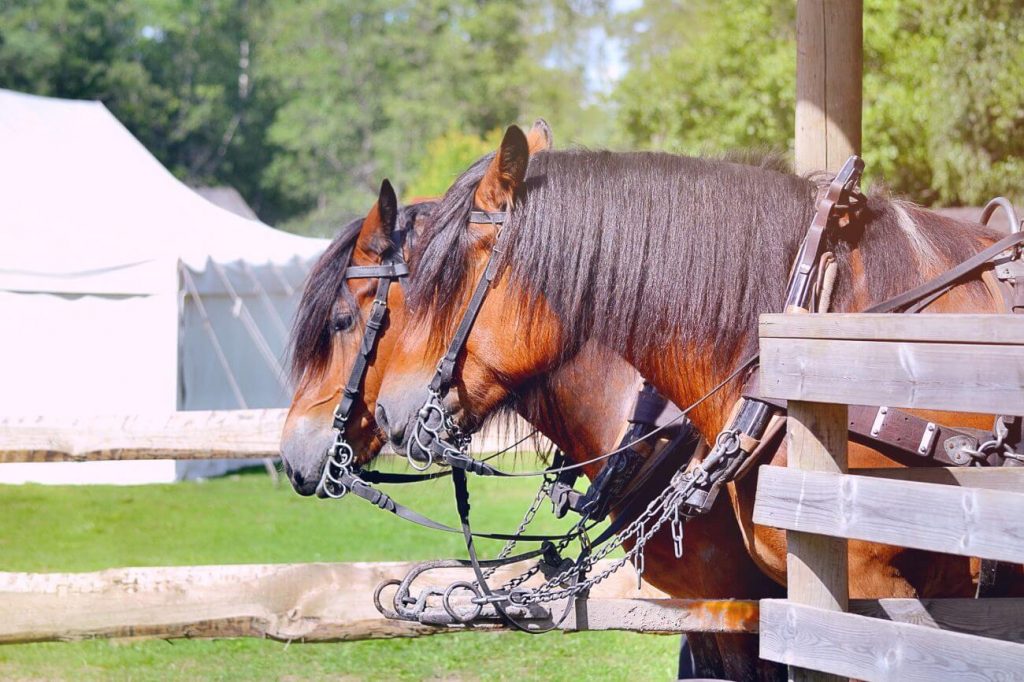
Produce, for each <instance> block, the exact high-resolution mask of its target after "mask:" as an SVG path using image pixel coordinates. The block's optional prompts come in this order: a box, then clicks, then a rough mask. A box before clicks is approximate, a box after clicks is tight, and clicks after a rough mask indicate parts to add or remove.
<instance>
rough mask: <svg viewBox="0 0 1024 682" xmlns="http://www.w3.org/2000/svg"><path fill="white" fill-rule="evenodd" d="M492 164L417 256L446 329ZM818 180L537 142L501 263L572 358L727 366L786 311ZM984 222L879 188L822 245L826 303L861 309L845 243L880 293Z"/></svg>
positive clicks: (422, 286)
mask: <svg viewBox="0 0 1024 682" xmlns="http://www.w3.org/2000/svg"><path fill="white" fill-rule="evenodd" d="M488 160H489V157H488V158H485V159H482V160H480V161H479V162H477V163H476V164H474V166H473V167H471V168H470V169H469V170H468V171H467V172H466V173H465V174H463V176H462V177H460V178H459V179H458V180H457V181H456V182H455V184H454V185H453V186H452V188H451V189H450V190H449V191H448V193H447V194H446V195H445V197H444V199H442V201H441V202H440V204H439V206H438V207H437V209H436V210H435V211H434V212H433V213H432V215H431V216H430V217H429V218H428V220H427V221H426V225H425V227H424V231H423V235H422V237H421V239H422V241H421V245H422V249H421V250H418V251H417V252H415V253H414V259H415V260H416V262H417V263H418V267H417V268H416V270H415V271H414V275H413V279H412V291H411V292H410V297H409V300H410V307H411V308H413V310H414V313H415V314H416V315H417V316H418V317H419V318H420V319H421V320H427V319H429V320H430V322H431V323H432V327H433V328H434V330H435V332H436V334H437V335H445V334H446V333H447V332H449V331H450V325H451V323H452V322H453V320H454V317H455V316H456V315H457V314H458V311H459V310H461V304H462V303H463V302H464V301H465V297H466V295H467V291H468V288H469V287H471V286H472V285H473V284H474V282H473V281H470V280H472V279H474V278H473V277H471V276H470V274H471V268H472V267H473V265H474V264H473V263H472V262H471V261H472V260H473V259H472V258H471V257H470V256H471V246H472V241H471V237H470V236H469V235H468V234H467V230H466V219H467V217H468V213H469V211H470V210H471V208H472V202H473V194H474V190H475V188H476V186H477V184H478V183H479V181H480V179H481V178H482V176H483V173H484V170H485V169H486V163H487V161H488ZM765 165H767V166H773V164H765ZM817 189H818V186H817V184H816V183H815V182H813V181H812V180H809V179H807V178H802V177H798V176H796V175H793V174H790V173H784V172H779V171H778V170H774V169H773V167H755V166H751V165H745V164H739V163H732V162H729V161H723V160H713V159H701V158H691V157H683V156H676V155H670V154H661V153H611V152H604V151H552V152H543V153H540V154H537V155H535V156H534V157H532V158H531V160H530V166H529V171H528V174H527V179H526V183H525V188H524V191H522V192H521V193H520V196H519V197H518V198H517V201H516V206H515V207H514V208H513V210H512V211H511V214H510V217H509V220H508V222H507V223H506V224H505V226H504V228H503V229H504V231H505V232H506V233H507V234H506V235H505V237H504V238H505V239H506V240H507V241H506V249H505V253H504V262H505V264H506V265H508V266H509V267H510V268H511V277H512V283H513V287H514V288H521V289H522V290H523V291H525V292H527V293H528V295H529V296H530V297H531V308H532V302H533V301H534V300H535V299H537V298H543V299H544V301H545V302H546V303H547V304H548V305H550V306H551V307H552V308H553V309H554V311H555V312H556V313H557V314H558V315H559V317H560V318H561V320H562V322H563V325H564V327H565V332H566V351H567V352H573V350H574V349H576V348H578V347H579V346H580V344H581V343H582V342H584V341H586V340H588V339H590V338H596V339H598V340H600V341H601V342H602V343H604V344H605V345H607V346H608V347H610V348H612V349H614V350H616V351H617V352H619V353H623V354H626V353H630V352H633V353H636V352H639V353H644V352H652V351H653V352H657V350H658V349H659V348H664V347H666V346H667V345H670V344H671V345H675V346H677V347H682V348H688V347H694V348H696V347H698V346H701V347H707V346H708V344H711V345H712V346H713V347H714V348H716V354H715V355H716V357H717V358H719V359H721V360H722V361H723V362H726V363H728V362H731V361H734V360H735V358H736V356H737V354H738V353H740V352H742V351H743V350H744V348H743V347H742V346H743V344H751V343H756V325H757V316H758V314H760V313H761V312H767V311H776V310H781V308H782V304H783V297H784V290H785V286H786V281H787V278H788V273H789V268H790V266H791V263H792V261H793V258H794V257H795V254H796V251H797V248H798V246H799V243H800V240H801V239H802V238H803V236H804V233H805V231H806V229H807V226H808V224H809V223H810V220H811V217H812V213H813V210H814V203H815V197H816V193H817ZM918 227H922V228H923V229H918ZM980 229H981V228H977V229H974V228H973V227H971V226H969V225H966V224H961V223H956V222H954V221H951V220H948V219H944V218H942V217H940V216H938V215H936V214H934V213H931V212H927V211H924V210H923V209H920V208H918V207H916V206H914V205H913V204H909V203H906V202H899V201H893V200H890V199H888V198H886V197H884V196H880V195H874V196H872V197H870V198H869V200H868V202H867V208H866V210H865V212H864V219H863V220H859V221H858V223H857V224H856V225H855V226H851V227H850V228H847V229H845V230H844V231H843V232H842V234H841V235H840V239H839V240H838V241H836V243H833V244H830V245H829V246H830V248H831V250H833V251H834V252H835V254H836V256H837V259H838V265H839V272H838V279H837V285H836V289H835V295H834V297H833V308H834V309H836V310H849V309H850V308H851V307H852V306H853V305H854V301H853V299H852V296H853V291H852V289H853V288H852V287H851V286H849V283H850V282H851V281H852V269H851V268H852V264H851V259H850V258H849V253H850V247H851V245H857V246H858V247H859V253H860V254H861V255H862V257H863V258H862V260H863V263H862V266H863V270H864V274H865V276H866V279H867V285H868V290H869V293H870V295H871V297H872V298H874V299H875V300H880V299H882V298H885V297H887V296H890V295H893V294H895V293H898V292H900V291H903V290H905V289H909V288H911V287H912V286H914V285H916V284H918V283H920V282H921V281H923V280H924V279H925V278H926V277H927V276H928V275H931V274H934V272H935V271H938V270H941V269H944V267H945V266H946V265H948V264H951V263H954V262H956V261H958V260H960V259H962V258H964V257H966V256H967V255H969V254H970V253H973V252H975V251H977V250H978V249H979V248H980V241H979V237H983V236H986V235H987V236H989V237H991V236H993V234H994V233H991V232H989V233H985V232H981V231H980ZM844 283H845V284H844Z"/></svg>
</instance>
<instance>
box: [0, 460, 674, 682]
mask: <svg viewBox="0 0 1024 682" xmlns="http://www.w3.org/2000/svg"><path fill="white" fill-rule="evenodd" d="M472 485H473V487H472V490H473V519H474V526H475V527H477V528H479V529H481V530H488V529H489V530H499V529H508V528H514V526H515V524H516V523H517V522H518V520H519V518H520V516H521V515H522V512H523V511H524V509H525V506H526V505H527V504H528V502H529V500H531V499H532V497H533V494H534V492H535V485H536V482H535V481H534V480H532V479H511V480H510V479H505V480H484V479H474V480H473V481H472ZM450 488H451V486H450V483H448V482H447V481H437V482H431V483H427V484H421V485H419V486H416V487H415V488H405V489H400V490H393V492H394V493H395V494H396V497H399V498H400V499H401V500H403V501H406V502H409V503H411V504H412V506H414V507H415V508H417V509H419V510H422V511H424V512H426V513H428V514H429V515H432V516H435V517H436V518H439V519H442V520H445V519H447V520H449V521H452V522H454V521H455V518H454V512H453V509H452V508H453V503H452V501H451V489H450ZM0 509H2V510H3V518H4V522H3V524H2V525H0V570H6V571H91V570H98V569H102V568H110V567H114V566H172V565H189V564H214V563H217V564H230V563H289V562H306V561H383V560H417V559H430V558H438V557H448V556H462V555H463V552H464V550H462V551H460V543H461V540H460V538H459V537H458V536H448V535H444V534H441V533H435V532H431V531H428V530H426V529H421V528H419V527H416V526H413V525H412V524H409V523H406V522H403V521H400V520H399V519H397V518H395V517H393V516H391V515H390V514H385V513H383V512H380V511H379V510H376V509H373V508H371V507H370V506H369V505H367V504H362V503H361V502H360V501H358V500H345V501H342V502H340V503H338V502H327V501H319V500H312V499H308V498H301V497H299V496H298V495H295V494H294V493H293V492H292V491H291V490H290V489H289V488H288V487H287V485H285V486H283V487H282V488H279V489H274V488H273V487H272V486H271V484H270V482H269V480H268V479H267V477H266V476H265V475H262V474H244V475H240V476H238V475H236V476H231V477H227V478H223V479H217V480H212V481H208V482H202V483H180V484H176V485H166V486H164V485H155V486H137V487H113V486H90V487H56V486H54V487H50V486H46V487H43V486H33V485H28V486H0ZM535 525H536V526H537V527H538V528H543V529H546V530H555V529H557V528H559V527H560V526H562V525H564V524H561V523H559V522H555V521H554V520H553V519H552V518H551V516H550V514H545V513H544V512H543V510H542V513H541V514H539V515H538V518H537V521H536V523H535ZM495 546H496V545H494V544H491V545H484V547H485V549H488V550H491V551H493V549H494V547H495ZM677 646H678V640H677V639H676V638H675V637H657V636H650V635H635V634H630V633H578V634H562V633H552V634H548V635H543V636H530V635H523V634H519V633H482V632H474V633H458V634H451V635H444V636H436V637H425V638H419V639H406V640H378V641H368V642H347V643H338V644H291V645H289V646H286V645H284V644H281V643H277V642H271V641H262V640H216V641H201V640H175V641H133V642H110V641H88V642H74V643H60V644H28V645H9V646H2V647H0V679H2V680H42V679H45V680H53V679H57V680H64V679H67V680H72V679H73V680H110V679H113V680H165V679H180V680H185V679H212V680H252V679H280V680H291V679H294V680H300V679H350V680H363V679H366V680H375V679H387V680H392V679H393V680H416V679H440V678H444V679H467V680H476V679H481V680H483V679H516V680H570V679H571V680H579V679H586V680H617V679H625V678H627V677H629V678H631V679H670V678H671V677H672V676H673V672H674V668H675V656H676V650H677Z"/></svg>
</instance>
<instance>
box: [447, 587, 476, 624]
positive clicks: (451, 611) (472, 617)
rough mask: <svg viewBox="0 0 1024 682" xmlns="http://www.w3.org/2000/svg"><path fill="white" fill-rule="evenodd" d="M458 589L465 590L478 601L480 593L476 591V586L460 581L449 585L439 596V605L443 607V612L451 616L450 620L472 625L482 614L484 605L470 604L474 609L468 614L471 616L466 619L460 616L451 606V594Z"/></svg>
mask: <svg viewBox="0 0 1024 682" xmlns="http://www.w3.org/2000/svg"><path fill="white" fill-rule="evenodd" d="M458 589H463V590H467V591H468V592H470V593H471V594H472V595H473V597H475V598H477V599H479V598H480V597H481V596H482V595H481V594H480V592H479V591H478V590H477V588H476V585H474V584H473V583H470V582H466V581H465V580H460V581H459V582H455V583H452V584H451V585H449V586H448V589H446V590H445V591H444V594H443V595H442V596H441V605H442V606H444V610H445V611H446V612H448V615H449V616H451V617H452V619H453V620H455V621H456V622H459V623H472V622H473V621H474V620H476V619H477V618H479V617H480V614H481V613H483V610H484V605H483V604H478V603H476V602H471V603H472V604H473V606H474V609H473V610H472V611H471V612H470V614H471V615H469V616H468V617H466V616H463V615H460V614H459V612H458V611H456V610H455V607H454V606H452V604H451V598H452V594H453V593H454V592H455V590H458Z"/></svg>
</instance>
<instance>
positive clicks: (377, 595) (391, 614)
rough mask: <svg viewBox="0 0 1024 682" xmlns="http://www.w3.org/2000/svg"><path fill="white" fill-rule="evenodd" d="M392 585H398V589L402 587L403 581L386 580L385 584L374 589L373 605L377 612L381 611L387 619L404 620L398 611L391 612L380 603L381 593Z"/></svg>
mask: <svg viewBox="0 0 1024 682" xmlns="http://www.w3.org/2000/svg"><path fill="white" fill-rule="evenodd" d="M391 585H397V586H398V587H401V586H402V581H401V580H398V579H396V578H392V579H391V580H385V581H384V582H382V583H380V584H379V585H377V587H376V589H374V591H373V605H374V606H375V607H376V608H377V611H379V612H380V614H381V615H382V616H384V617H385V618H390V619H391V620H404V619H403V618H402V617H401V616H400V615H399V613H398V612H397V611H391V610H389V609H387V608H386V607H385V606H384V605H383V604H381V603H380V595H381V593H382V592H383V591H384V590H385V589H386V588H388V587H390V586H391Z"/></svg>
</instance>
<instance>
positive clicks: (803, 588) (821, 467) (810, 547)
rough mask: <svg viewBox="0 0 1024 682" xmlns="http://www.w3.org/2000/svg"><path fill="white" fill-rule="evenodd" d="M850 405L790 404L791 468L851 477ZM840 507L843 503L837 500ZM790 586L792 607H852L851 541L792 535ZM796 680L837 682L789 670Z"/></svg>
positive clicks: (826, 676) (789, 538)
mask: <svg viewBox="0 0 1024 682" xmlns="http://www.w3.org/2000/svg"><path fill="white" fill-rule="evenodd" d="M846 413H847V410H846V405H836V404H830V403H808V402H803V401H798V400H791V401H790V402H789V409H788V415H789V416H788V418H787V423H786V430H787V435H786V439H787V441H786V442H787V448H788V450H787V452H788V466H789V467H792V468H797V469H803V470H807V471H827V472H832V473H846V471H847V460H846V445H847V443H846V439H847V429H846V418H847V414H846ZM836 504H839V500H836ZM786 538H787V556H786V584H787V585H788V589H789V595H788V596H789V599H790V601H793V602H796V603H798V604H805V605H807V606H815V607H817V608H821V609H830V610H833V611H846V610H847V607H848V605H849V581H848V576H847V561H848V559H847V544H846V540H844V539H838V538H830V537H827V536H825V535H814V534H811V533H796V532H792V531H790V532H788V533H787V535H786ZM789 678H790V679H791V680H838V679H842V678H839V677H836V676H834V675H829V674H826V673H820V672H814V671H810V670H805V669H802V668H794V667H790V669H789Z"/></svg>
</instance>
